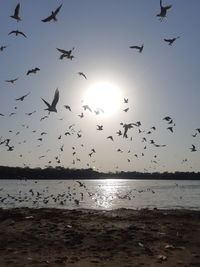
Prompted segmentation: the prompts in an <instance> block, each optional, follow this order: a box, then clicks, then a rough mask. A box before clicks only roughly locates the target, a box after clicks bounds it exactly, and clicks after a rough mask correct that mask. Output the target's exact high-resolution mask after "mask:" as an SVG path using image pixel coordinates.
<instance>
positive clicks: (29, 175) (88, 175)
mask: <svg viewBox="0 0 200 267" xmlns="http://www.w3.org/2000/svg"><path fill="white" fill-rule="evenodd" d="M0 179H33V180H37V179H44V180H45V179H46V180H47V179H56V180H59V179H61V180H63V179H64V180H65V179H66V180H72V179H76V180H77V179H147V180H150V179H152V180H200V172H173V173H171V172H163V173H159V172H152V173H149V172H148V173H147V172H145V173H142V172H124V171H121V172H116V173H113V172H109V173H102V172H97V171H94V170H93V169H91V168H89V169H69V168H63V167H60V166H58V167H55V168H53V167H48V168H45V169H41V168H34V169H32V168H29V167H24V168H21V167H8V166H0Z"/></svg>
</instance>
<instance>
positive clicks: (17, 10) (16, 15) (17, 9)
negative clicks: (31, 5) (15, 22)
mask: <svg viewBox="0 0 200 267" xmlns="http://www.w3.org/2000/svg"><path fill="white" fill-rule="evenodd" d="M19 8H20V3H19V4H18V5H17V6H16V8H15V13H14V16H15V17H18V15H19Z"/></svg>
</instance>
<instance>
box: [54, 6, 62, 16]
mask: <svg viewBox="0 0 200 267" xmlns="http://www.w3.org/2000/svg"><path fill="white" fill-rule="evenodd" d="M61 7H62V4H61V5H60V6H59V7H58V8H57V9H56V10H55V11H54V14H55V16H56V15H57V14H58V12H59V11H60V9H61Z"/></svg>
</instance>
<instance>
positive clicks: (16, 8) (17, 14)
mask: <svg viewBox="0 0 200 267" xmlns="http://www.w3.org/2000/svg"><path fill="white" fill-rule="evenodd" d="M19 9H20V4H17V6H16V7H15V11H14V14H13V15H12V16H10V17H11V18H13V19H16V20H17V22H18V21H20V20H21V18H20V17H19Z"/></svg>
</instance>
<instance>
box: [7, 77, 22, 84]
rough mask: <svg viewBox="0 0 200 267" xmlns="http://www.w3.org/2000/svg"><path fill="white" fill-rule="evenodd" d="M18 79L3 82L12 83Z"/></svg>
mask: <svg viewBox="0 0 200 267" xmlns="http://www.w3.org/2000/svg"><path fill="white" fill-rule="evenodd" d="M18 79H19V78H15V79H11V80H5V82H8V83H14V82H16V81H17V80H18Z"/></svg>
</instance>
